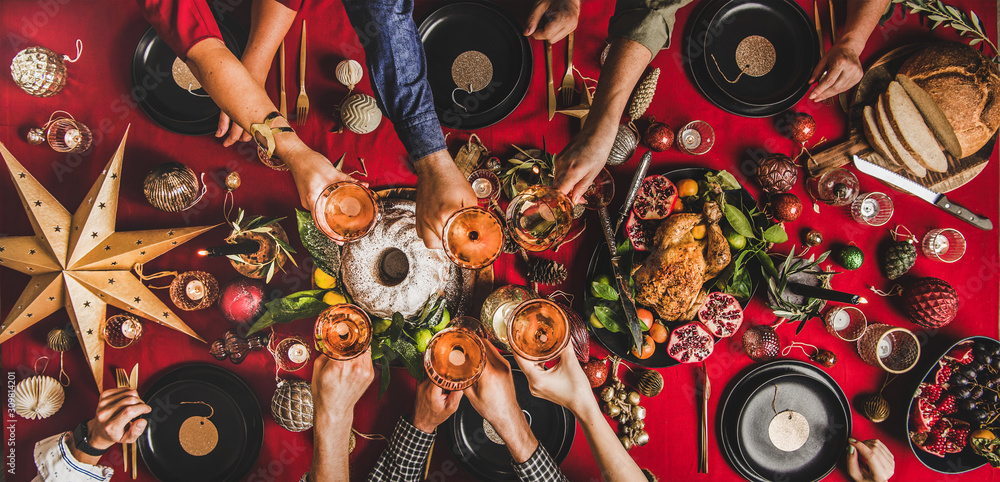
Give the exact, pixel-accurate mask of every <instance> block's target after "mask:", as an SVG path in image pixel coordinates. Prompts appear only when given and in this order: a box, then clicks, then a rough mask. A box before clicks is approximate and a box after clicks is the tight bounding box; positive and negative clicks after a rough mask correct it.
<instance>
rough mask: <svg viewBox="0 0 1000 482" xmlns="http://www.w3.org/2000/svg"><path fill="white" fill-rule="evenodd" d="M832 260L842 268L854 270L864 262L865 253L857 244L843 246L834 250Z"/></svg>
mask: <svg viewBox="0 0 1000 482" xmlns="http://www.w3.org/2000/svg"><path fill="white" fill-rule="evenodd" d="M834 260H835V261H837V264H839V265H841V266H843V267H844V269H851V270H854V269H858V268H860V267H861V264H862V263H864V262H865V253H864V252H862V251H861V248H859V247H857V246H854V245H851V246H844V247H843V248H841V249H840V250H839V251H837V252H836V254H835V255H834Z"/></svg>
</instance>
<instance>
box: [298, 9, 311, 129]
mask: <svg viewBox="0 0 1000 482" xmlns="http://www.w3.org/2000/svg"><path fill="white" fill-rule="evenodd" d="M308 117H309V97H308V96H306V21H305V20H302V45H300V46H299V98H298V100H297V101H295V123H296V124H298V125H302V124H305V123H306V118H308Z"/></svg>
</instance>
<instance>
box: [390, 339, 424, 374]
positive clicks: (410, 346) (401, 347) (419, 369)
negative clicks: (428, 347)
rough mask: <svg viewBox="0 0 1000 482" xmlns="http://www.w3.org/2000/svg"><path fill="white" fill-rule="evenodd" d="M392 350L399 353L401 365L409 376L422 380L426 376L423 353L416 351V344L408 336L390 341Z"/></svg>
mask: <svg viewBox="0 0 1000 482" xmlns="http://www.w3.org/2000/svg"><path fill="white" fill-rule="evenodd" d="M391 346H392V350H393V351H394V352H396V353H397V354H399V358H400V360H402V362H403V366H405V367H406V371H408V372H409V373H410V376H412V377H413V378H416V379H417V380H423V379H424V378H425V377H426V376H427V372H425V371H424V354H423V353H420V352H418V351H417V346H416V345H415V344H414V343H413V342H412V341H410V339H409V338H400V339H399V340H396V341H394V342H392V344H391Z"/></svg>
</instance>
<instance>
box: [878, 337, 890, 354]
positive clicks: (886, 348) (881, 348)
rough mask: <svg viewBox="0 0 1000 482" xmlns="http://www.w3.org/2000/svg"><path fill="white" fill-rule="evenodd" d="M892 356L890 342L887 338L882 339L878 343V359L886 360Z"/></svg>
mask: <svg viewBox="0 0 1000 482" xmlns="http://www.w3.org/2000/svg"><path fill="white" fill-rule="evenodd" d="M891 354H892V340H890V339H889V338H882V339H880V340H879V341H878V357H879V358H887V357H888V356H889V355H891Z"/></svg>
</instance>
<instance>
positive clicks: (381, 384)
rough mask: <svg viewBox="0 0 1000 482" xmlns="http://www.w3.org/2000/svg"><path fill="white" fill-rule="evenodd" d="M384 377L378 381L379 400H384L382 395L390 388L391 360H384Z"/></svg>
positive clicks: (380, 377)
mask: <svg viewBox="0 0 1000 482" xmlns="http://www.w3.org/2000/svg"><path fill="white" fill-rule="evenodd" d="M381 365H382V375H381V376H379V379H378V398H379V400H381V399H382V394H383V393H385V390H386V389H387V388H389V378H390V376H391V374H390V373H389V360H382V363H381Z"/></svg>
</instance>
